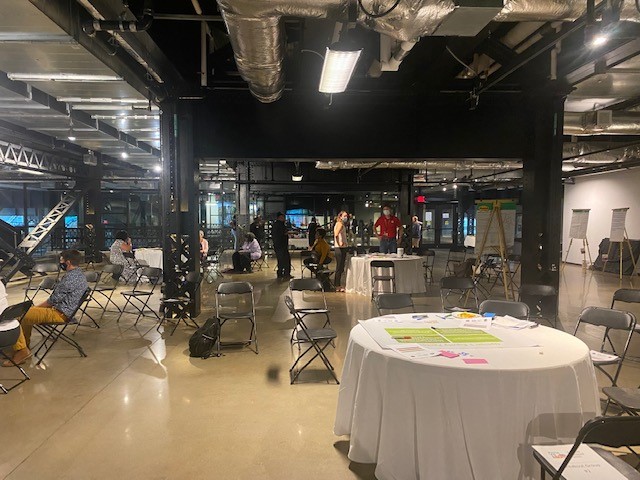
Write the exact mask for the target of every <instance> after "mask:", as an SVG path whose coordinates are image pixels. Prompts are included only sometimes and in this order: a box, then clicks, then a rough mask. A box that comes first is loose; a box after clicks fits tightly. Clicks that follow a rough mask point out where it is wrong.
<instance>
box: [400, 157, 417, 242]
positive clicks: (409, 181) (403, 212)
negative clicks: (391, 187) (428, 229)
mask: <svg viewBox="0 0 640 480" xmlns="http://www.w3.org/2000/svg"><path fill="white" fill-rule="evenodd" d="M413 173H414V171H413V170H399V176H400V187H399V192H398V210H397V212H396V216H397V217H398V218H399V219H400V221H401V222H402V224H403V225H407V224H408V225H409V226H410V225H411V216H412V215H413V211H412V210H413ZM407 233H410V232H407Z"/></svg>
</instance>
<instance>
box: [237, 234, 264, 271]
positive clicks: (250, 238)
mask: <svg viewBox="0 0 640 480" xmlns="http://www.w3.org/2000/svg"><path fill="white" fill-rule="evenodd" d="M261 256H262V249H261V248H260V244H259V243H258V241H257V240H256V236H255V235H254V234H253V233H251V232H249V233H247V234H245V236H244V243H243V244H242V248H240V250H238V251H237V252H235V253H234V254H233V256H232V257H231V261H232V262H233V271H234V272H235V273H242V272H244V271H245V270H246V271H247V272H249V273H251V261H252V260H258V259H259V258H260V257H261Z"/></svg>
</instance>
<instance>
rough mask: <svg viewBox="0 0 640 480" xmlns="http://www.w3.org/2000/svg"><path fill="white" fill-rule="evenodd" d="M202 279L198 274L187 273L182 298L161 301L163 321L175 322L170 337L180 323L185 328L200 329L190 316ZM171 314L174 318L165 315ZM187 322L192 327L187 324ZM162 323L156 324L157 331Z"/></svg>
mask: <svg viewBox="0 0 640 480" xmlns="http://www.w3.org/2000/svg"><path fill="white" fill-rule="evenodd" d="M203 278H204V277H201V276H200V273H199V272H189V273H187V276H186V277H185V279H184V291H185V295H184V296H179V297H170V298H163V299H162V307H163V309H164V310H165V317H164V321H169V320H173V321H174V322H175V324H174V326H173V330H171V335H173V333H174V332H175V331H176V328H178V325H179V324H180V322H181V321H182V322H184V324H185V325H186V326H187V327H191V326H194V327H195V328H200V327H199V325H198V323H197V322H196V321H195V319H194V317H193V316H192V307H193V302H194V301H195V298H196V297H197V296H198V295H199V294H200V285H201V283H202V280H203ZM168 313H169V314H173V315H175V316H174V317H167V314H168ZM189 320H190V321H191V323H192V324H193V325H190V324H189ZM161 326H162V321H161V322H160V323H159V324H158V327H157V330H158V331H160V327H161Z"/></svg>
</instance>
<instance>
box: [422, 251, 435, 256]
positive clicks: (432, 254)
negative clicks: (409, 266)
mask: <svg viewBox="0 0 640 480" xmlns="http://www.w3.org/2000/svg"><path fill="white" fill-rule="evenodd" d="M422 256H423V257H435V256H436V252H434V251H433V250H425V251H423V252H422Z"/></svg>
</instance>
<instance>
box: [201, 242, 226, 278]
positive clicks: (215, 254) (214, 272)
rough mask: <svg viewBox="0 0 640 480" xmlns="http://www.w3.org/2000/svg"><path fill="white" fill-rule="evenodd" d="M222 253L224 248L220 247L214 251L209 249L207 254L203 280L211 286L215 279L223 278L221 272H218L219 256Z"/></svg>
mask: <svg viewBox="0 0 640 480" xmlns="http://www.w3.org/2000/svg"><path fill="white" fill-rule="evenodd" d="M222 252H224V247H222V246H220V247H218V248H217V249H216V250H213V251H212V250H211V249H209V252H208V253H209V254H208V255H207V260H206V262H205V264H204V265H203V267H204V280H205V281H206V282H207V283H208V284H209V285H211V284H212V283H213V282H214V281H215V280H216V277H221V278H222V277H224V275H222V272H221V271H220V256H221V255H222Z"/></svg>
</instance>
